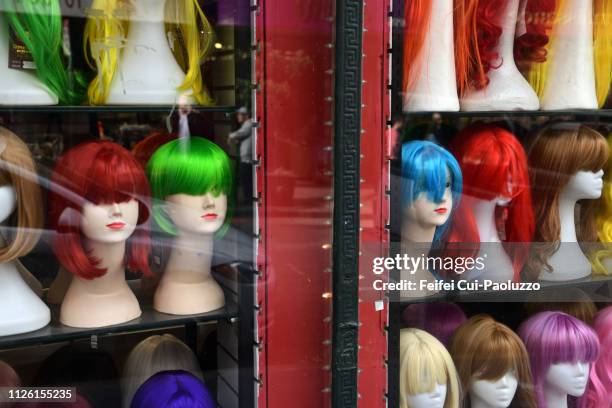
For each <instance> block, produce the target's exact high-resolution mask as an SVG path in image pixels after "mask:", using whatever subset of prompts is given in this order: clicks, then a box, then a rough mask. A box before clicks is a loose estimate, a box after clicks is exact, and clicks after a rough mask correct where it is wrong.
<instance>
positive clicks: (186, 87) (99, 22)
mask: <svg viewBox="0 0 612 408" xmlns="http://www.w3.org/2000/svg"><path fill="white" fill-rule="evenodd" d="M90 9H91V10H92V15H91V16H90V17H89V18H88V19H87V24H86V26H85V36H84V44H85V55H86V58H87V62H88V63H89V65H90V66H91V67H92V68H93V69H95V70H96V71H97V75H96V77H95V78H94V80H93V81H92V82H91V84H90V85H89V91H88V94H89V102H90V103H91V104H92V105H103V104H104V103H106V100H107V98H108V95H109V92H110V88H111V84H112V83H113V79H114V78H115V76H116V75H117V69H118V65H119V60H120V57H121V49H122V47H123V46H124V45H125V42H126V39H127V37H128V32H129V29H130V22H129V14H130V10H129V9H130V0H93V3H92V5H91V8H90ZM166 32H167V33H173V34H176V36H177V40H176V41H175V44H172V45H173V46H172V47H171V48H172V50H173V52H174V56H175V58H176V60H177V62H178V64H179V65H180V66H181V68H182V69H183V71H184V72H185V80H184V81H183V83H182V84H181V85H180V86H179V87H178V89H177V90H178V91H181V92H186V91H192V92H193V97H194V99H195V100H196V102H197V103H199V104H200V105H211V104H212V103H213V101H212V98H211V97H210V95H209V94H208V91H207V90H206V88H205V86H204V82H203V79H202V72H201V70H200V65H201V63H202V61H204V60H205V59H206V58H207V57H208V56H209V55H210V54H211V52H212V51H213V44H214V42H215V41H214V40H215V34H214V32H213V28H212V25H211V24H210V22H209V21H208V19H207V18H206V16H205V15H204V12H203V11H202V9H201V8H200V5H199V3H198V0H167V2H166ZM151 69H154V67H152V68H151Z"/></svg>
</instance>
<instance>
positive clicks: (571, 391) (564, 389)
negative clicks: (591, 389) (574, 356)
mask: <svg viewBox="0 0 612 408" xmlns="http://www.w3.org/2000/svg"><path fill="white" fill-rule="evenodd" d="M590 367H591V365H590V364H589V363H588V362H585V361H577V362H575V363H558V364H552V365H551V366H550V368H549V369H548V372H547V373H546V379H545V383H544V386H545V387H547V388H550V389H555V390H557V391H559V392H560V393H563V394H567V395H571V396H572V397H580V396H582V394H584V392H585V390H586V386H587V384H588V382H589V369H590Z"/></svg>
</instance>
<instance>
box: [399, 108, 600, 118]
mask: <svg viewBox="0 0 612 408" xmlns="http://www.w3.org/2000/svg"><path fill="white" fill-rule="evenodd" d="M435 113H439V114H441V115H442V117H449V118H473V117H562V116H578V117H586V118H612V109H574V110H558V111H473V112H467V111H458V112H443V111H440V112H434V111H432V112H402V114H403V117H404V118H407V119H412V118H415V117H421V116H431V115H433V114H435Z"/></svg>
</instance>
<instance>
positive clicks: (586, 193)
mask: <svg viewBox="0 0 612 408" xmlns="http://www.w3.org/2000/svg"><path fill="white" fill-rule="evenodd" d="M603 175H604V172H603V170H599V171H598V172H592V171H582V170H581V171H579V172H577V173H576V174H574V175H573V176H572V178H570V181H569V182H568V183H567V186H565V189H564V190H563V195H564V196H566V197H568V198H572V199H575V200H582V199H591V200H593V199H596V198H599V197H601V191H602V189H603Z"/></svg>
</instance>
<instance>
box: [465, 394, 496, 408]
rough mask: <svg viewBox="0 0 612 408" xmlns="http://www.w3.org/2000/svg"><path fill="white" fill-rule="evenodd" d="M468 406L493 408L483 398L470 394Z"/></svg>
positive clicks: (471, 407)
mask: <svg viewBox="0 0 612 408" xmlns="http://www.w3.org/2000/svg"><path fill="white" fill-rule="evenodd" d="M470 408H494V407H493V406H492V405H490V404H487V403H486V402H485V401H484V400H482V399H480V398H478V397H477V396H475V395H473V394H470Z"/></svg>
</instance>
